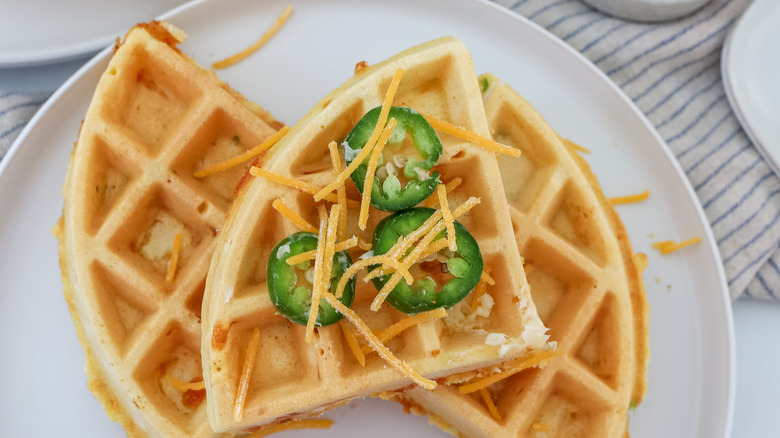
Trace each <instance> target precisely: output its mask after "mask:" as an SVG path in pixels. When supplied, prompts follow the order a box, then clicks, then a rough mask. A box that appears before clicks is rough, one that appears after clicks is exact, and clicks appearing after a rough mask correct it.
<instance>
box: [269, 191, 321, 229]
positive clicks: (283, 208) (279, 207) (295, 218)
mask: <svg viewBox="0 0 780 438" xmlns="http://www.w3.org/2000/svg"><path fill="white" fill-rule="evenodd" d="M271 206H272V207H273V208H274V209H275V210H276V211H278V212H279V213H281V214H282V216H284V217H286V218H287V219H289V220H290V222H292V223H294V224H295V225H296V226H297V227H298V228H300V229H302V230H304V231H308V232H310V233H316V232H317V228H315V227H314V225H312V224H310V223H309V222H307V221H306V219H304V218H302V217H301V216H299V215H298V213H296V212H294V211H293V210H292V209H291V208H290V207H288V206H287V204H285V203H284V202H282V200H281V199H276V200H274V202H273V204H271Z"/></svg>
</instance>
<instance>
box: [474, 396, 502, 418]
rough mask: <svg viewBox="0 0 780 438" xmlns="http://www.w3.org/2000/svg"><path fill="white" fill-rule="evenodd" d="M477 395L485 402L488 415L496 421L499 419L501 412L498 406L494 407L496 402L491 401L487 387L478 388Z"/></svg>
mask: <svg viewBox="0 0 780 438" xmlns="http://www.w3.org/2000/svg"><path fill="white" fill-rule="evenodd" d="M479 395H480V396H482V401H483V402H485V406H486V407H487V409H488V412H490V415H491V416H492V417H493V418H494V419H495V420H496V421H501V413H499V412H498V408H497V407H496V404H495V403H493V397H491V396H490V393H489V392H488V390H487V388H482V389H480V390H479Z"/></svg>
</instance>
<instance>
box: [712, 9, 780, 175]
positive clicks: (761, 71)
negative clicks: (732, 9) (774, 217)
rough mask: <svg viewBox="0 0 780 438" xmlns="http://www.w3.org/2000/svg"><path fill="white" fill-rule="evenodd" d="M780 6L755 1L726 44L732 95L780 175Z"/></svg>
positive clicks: (746, 126) (726, 81)
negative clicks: (779, 50) (778, 46)
mask: <svg viewBox="0 0 780 438" xmlns="http://www.w3.org/2000/svg"><path fill="white" fill-rule="evenodd" d="M778 43H780V2H778V1H777V0H755V2H754V3H753V4H752V5H750V7H749V8H748V9H747V11H745V13H744V15H742V17H741V18H740V19H739V21H738V22H737V24H736V26H734V28H733V29H732V30H731V32H730V33H729V36H728V38H727V39H726V43H725V44H724V45H723V56H721V67H722V68H721V70H722V71H723V84H724V86H725V88H726V96H727V97H728V99H729V102H730V103H731V107H732V108H733V109H734V113H735V114H736V115H737V119H739V122H740V123H741V124H742V127H743V128H744V130H745V133H746V134H747V135H748V137H749V138H750V140H751V141H752V142H753V144H754V145H755V146H756V148H758V150H759V151H760V152H761V154H762V155H764V157H765V158H766V159H767V161H768V162H769V164H770V166H772V168H773V169H774V170H775V172H776V173H778V174H780V123H778V122H779V121H780V82H778V78H780V57H779V56H777V53H778V52H777V45H778Z"/></svg>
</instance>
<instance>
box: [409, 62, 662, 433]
mask: <svg viewBox="0 0 780 438" xmlns="http://www.w3.org/2000/svg"><path fill="white" fill-rule="evenodd" d="M481 79H482V81H483V83H487V84H489V87H487V89H486V91H485V92H484V101H485V111H486V112H487V116H488V121H489V123H490V128H491V130H492V131H493V132H494V134H495V137H496V139H497V140H498V141H501V142H502V143H504V144H507V145H511V146H514V147H517V148H519V149H521V150H522V151H523V154H522V156H521V158H520V163H518V162H517V161H513V162H511V161H509V160H506V159H503V157H501V158H499V166H500V168H501V179H502V181H503V185H504V187H505V189H506V193H507V200H508V202H509V205H510V212H511V216H512V224H513V225H514V230H515V233H514V235H515V239H516V241H517V245H518V246H519V247H520V248H521V254H522V256H523V258H524V261H525V269H526V274H527V277H528V281H529V284H530V285H531V293H532V295H533V299H534V302H535V303H536V305H537V308H538V309H539V314H540V316H541V318H542V320H543V321H544V322H545V324H547V325H549V327H550V331H551V333H550V335H551V338H552V339H553V340H554V341H556V342H557V344H558V349H557V350H558V352H559V353H561V355H560V356H557V357H554V358H552V359H551V360H550V361H549V363H548V364H547V365H546V366H544V367H542V368H529V369H526V370H524V371H521V372H519V373H517V374H514V375H512V376H511V377H508V378H506V379H505V380H501V381H498V382H497V383H494V384H492V385H490V386H488V387H487V388H486V390H487V393H486V394H485V396H487V397H488V398H489V400H488V401H487V403H486V400H484V399H483V394H480V392H478V391H475V392H472V393H469V394H464V393H461V391H460V390H459V388H458V386H457V385H442V386H440V387H438V388H436V389H435V390H434V391H424V390H420V389H416V388H415V389H412V390H410V391H408V392H406V393H405V394H402V395H400V396H398V397H399V401H401V402H402V403H403V404H405V405H406V406H407V407H408V408H409V409H410V410H412V411H414V412H417V413H428V414H431V421H432V422H434V423H435V424H437V425H439V426H440V427H442V428H443V429H444V430H446V431H449V432H452V433H453V434H456V435H458V436H461V435H462V436H469V437H518V436H520V437H595V436H599V437H622V436H624V435H625V434H626V431H627V427H628V411H629V409H630V407H631V406H636V405H637V404H638V403H639V402H640V401H641V400H642V397H643V395H644V392H645V374H646V370H647V360H648V357H649V353H648V345H649V344H648V339H647V336H648V334H647V333H648V332H647V321H648V313H647V312H648V309H647V301H646V297H645V293H644V286H643V284H642V277H641V270H642V269H643V263H645V262H646V259H643V256H642V255H638V254H635V253H634V252H633V250H632V248H631V243H630V241H629V239H628V235H627V232H626V229H625V226H624V225H623V223H622V222H621V220H620V217H619V216H618V215H617V213H616V212H615V209H614V207H613V206H612V204H611V203H610V202H609V201H608V200H607V199H606V198H605V197H604V194H603V193H602V191H601V188H600V187H599V184H598V181H597V179H596V177H595V175H594V174H593V173H592V171H591V170H590V168H589V166H588V164H587V163H586V162H585V160H584V159H583V158H582V157H580V156H579V154H578V152H577V151H576V150H575V149H574V148H573V147H572V145H571V143H568V142H567V141H566V140H562V139H560V138H559V137H558V135H557V134H556V133H555V131H553V129H552V128H551V127H550V126H549V125H548V124H547V123H546V122H545V121H544V119H543V118H542V116H541V115H540V114H539V113H537V112H536V111H535V110H534V108H533V107H531V105H530V104H529V103H528V102H527V101H525V100H524V99H523V98H522V97H520V96H519V95H518V94H517V93H516V92H515V91H514V90H512V89H511V88H510V87H509V86H508V85H507V84H506V83H504V82H502V81H500V80H498V79H497V78H495V77H493V76H491V75H484V76H482V77H481ZM488 403H493V404H494V406H495V412H493V413H491V412H490V409H489V407H488Z"/></svg>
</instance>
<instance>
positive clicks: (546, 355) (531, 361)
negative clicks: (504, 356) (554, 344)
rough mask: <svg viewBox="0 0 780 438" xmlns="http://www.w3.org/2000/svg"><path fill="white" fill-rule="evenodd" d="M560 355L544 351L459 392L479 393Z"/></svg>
mask: <svg viewBox="0 0 780 438" xmlns="http://www.w3.org/2000/svg"><path fill="white" fill-rule="evenodd" d="M560 354H561V352H559V351H543V352H541V353H537V354H535V355H533V356H531V357H527V358H521V359H518V360H514V361H512V363H511V364H510V365H509V366H508V367H507V369H506V370H504V371H502V372H500V373H496V374H493V375H492V376H489V377H485V378H484V379H479V380H476V381H474V382H471V383H468V384H466V385H461V386H460V387H459V388H458V391H460V393H461V394H471V393H472V392H475V391H479V390H480V389H482V388H487V387H488V386H490V385H492V384H494V383H496V382H500V381H501V380H504V379H506V378H507V377H511V376H513V375H515V374H517V373H519V372H520V371H523V370H526V369H528V368H531V367H535V366H537V365H540V364H541V363H542V362H544V361H547V360H549V359H552V358H553V357H555V356H558V355H560Z"/></svg>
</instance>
